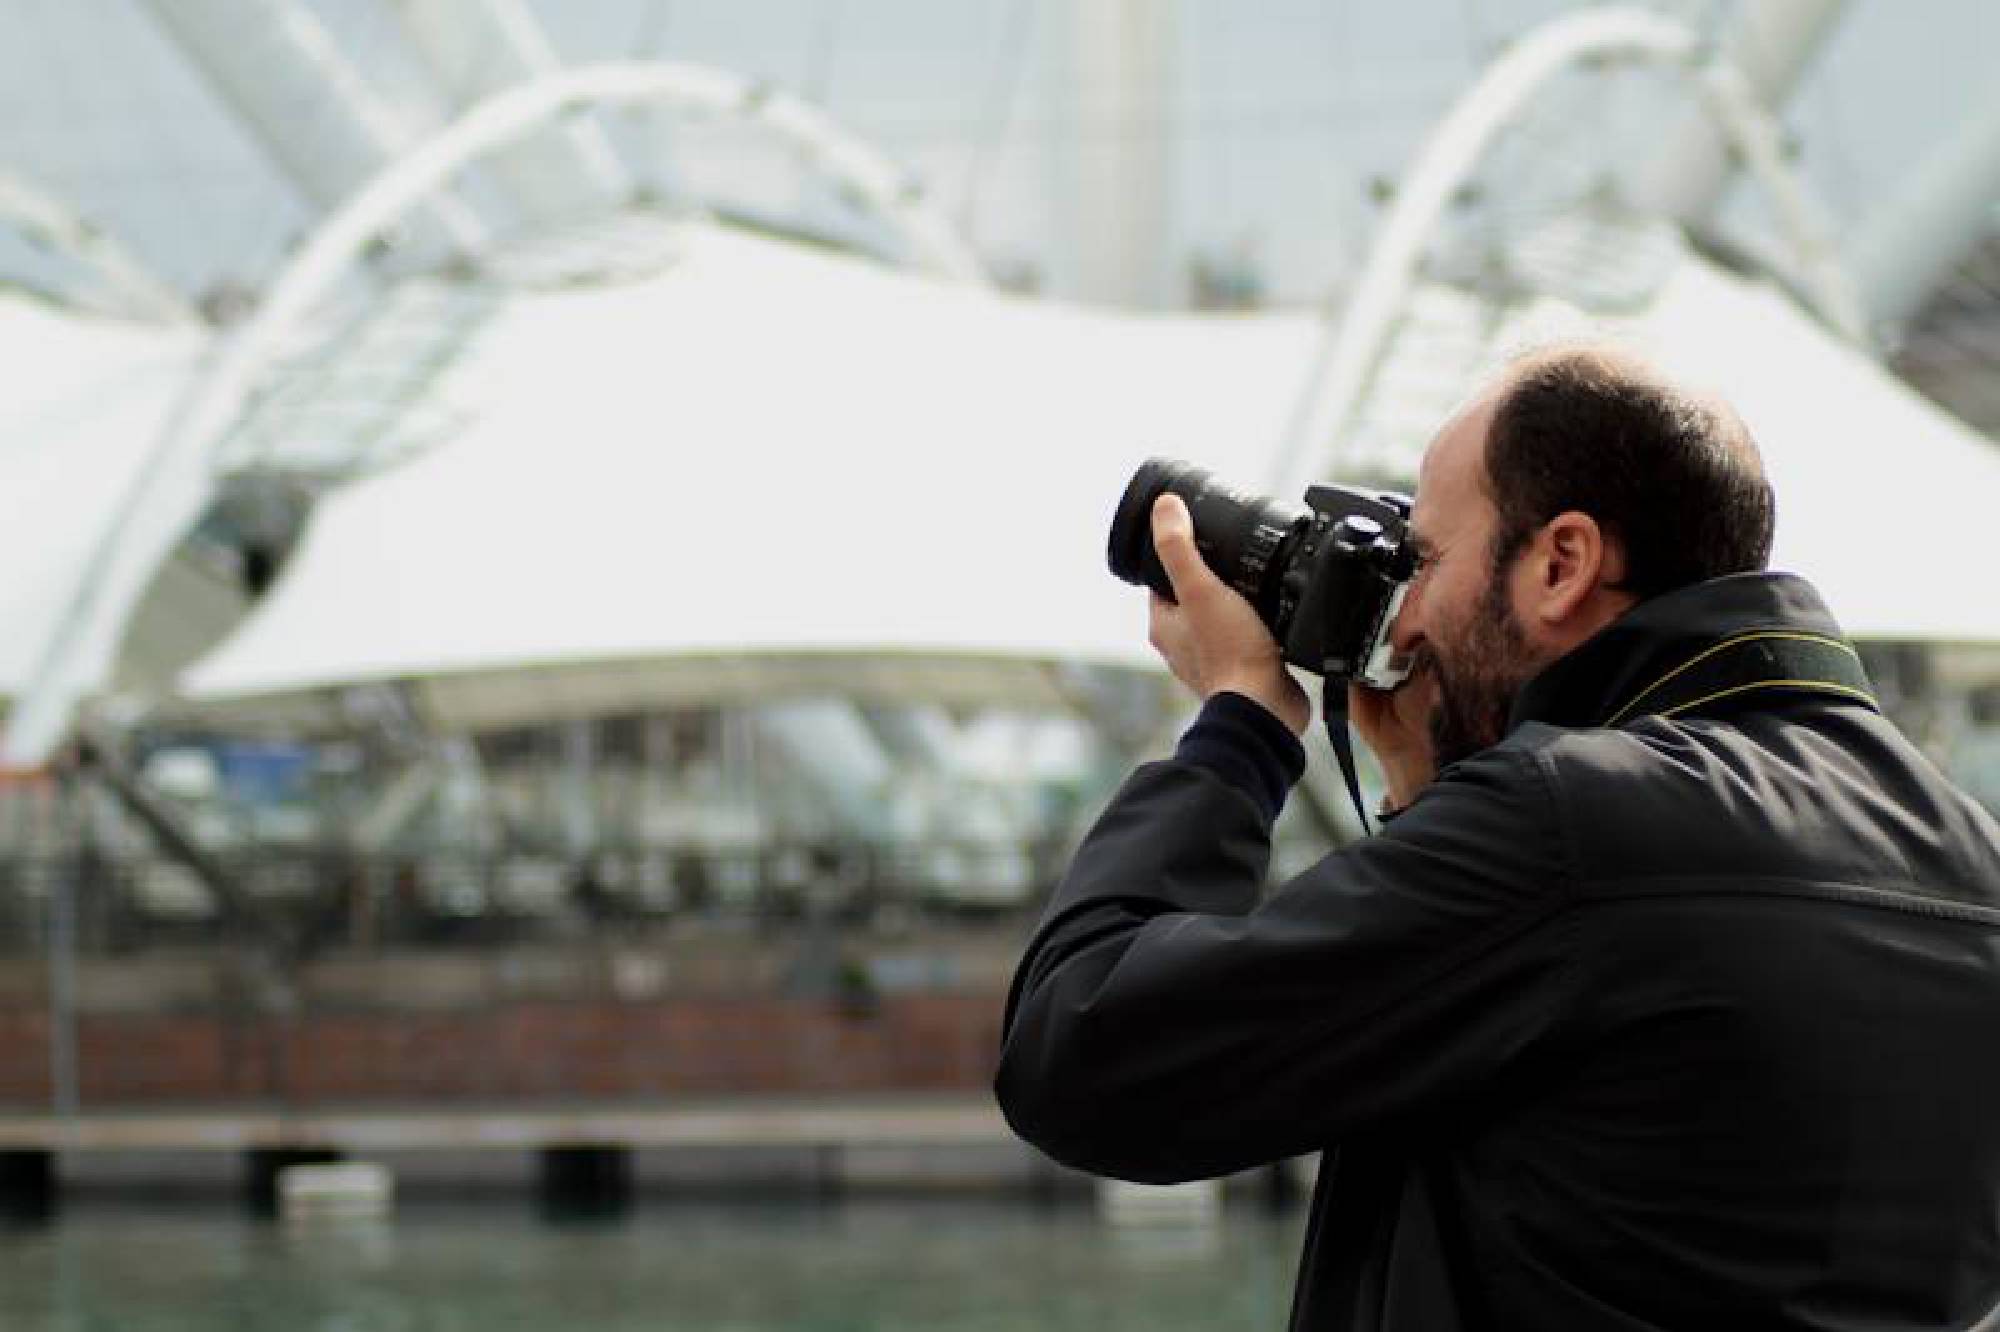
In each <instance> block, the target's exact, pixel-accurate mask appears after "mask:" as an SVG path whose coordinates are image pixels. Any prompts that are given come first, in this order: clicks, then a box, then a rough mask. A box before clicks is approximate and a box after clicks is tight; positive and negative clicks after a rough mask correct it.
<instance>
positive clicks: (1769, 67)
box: [1638, 0, 1847, 225]
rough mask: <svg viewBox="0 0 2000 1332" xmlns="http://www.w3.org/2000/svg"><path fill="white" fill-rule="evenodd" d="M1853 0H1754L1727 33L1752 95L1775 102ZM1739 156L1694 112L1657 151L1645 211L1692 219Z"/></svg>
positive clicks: (1786, 97) (1644, 188)
mask: <svg viewBox="0 0 2000 1332" xmlns="http://www.w3.org/2000/svg"><path fill="white" fill-rule="evenodd" d="M1846 10H1847V0H1750V3H1749V4H1747V5H1746V6H1745V7H1744V8H1743V11H1742V13H1741V14H1740V15H1739V16H1738V18H1737V20H1736V23H1735V25H1734V27H1733V28H1732V29H1731V30H1730V31H1729V32H1728V33H1726V34H1724V35H1723V37H1722V39H1721V43H1720V45H1721V48H1722V55H1723V58H1724V59H1726V60H1728V61H1729V63H1730V64H1732V65H1734V66H1735V67H1736V68H1737V69H1738V70H1740V71H1742V74H1743V81H1744V83H1745V84H1746V85H1747V86H1748V89H1749V91H1750V93H1751V95H1752V96H1753V97H1754V98H1755V99H1756V100H1757V102H1758V103H1760V104H1761V105H1762V106H1764V107H1766V108H1768V109H1770V110H1774V111H1775V110H1777V109H1779V108H1781V107H1783V106H1784V105H1785V103H1786V102H1788V101H1790V100H1791V95H1792V90H1793V88H1794V87H1796V86H1797V84H1798V82H1799V79H1800V78H1801V77H1802V76H1803V75H1804V74H1805V72H1806V70H1807V69H1809V68H1811V66H1812V62H1813V59H1814V58H1815V57H1816V56H1817V55H1818V54H1819V52H1820V51H1821V49H1822V48H1824V47H1825V45H1826V42H1827V39H1828V38H1829V37H1831V36H1832V35H1833V34H1834V32H1835V31H1837V30H1838V29H1839V27H1840V20H1841V19H1842V17H1843V16H1844V15H1845V13H1846ZM1738 166H1739V160H1738V158H1737V156H1736V154H1735V153H1734V152H1733V151H1732V150H1731V148H1730V143H1729V139H1728V136H1727V135H1725V134H1724V133H1723V132H1722V130H1721V129H1720V128H1719V127H1718V126H1717V125H1716V123H1715V121H1714V120H1713V119H1711V118H1709V117H1708V116H1704V115H1699V114H1690V115H1689V116H1688V118H1687V120H1686V122H1685V123H1684V124H1683V125H1682V126H1681V128H1680V130H1679V131H1678V132H1677V133H1676V134H1675V135H1674V137H1673V138H1672V139H1671V140H1670V141H1669V142H1668V143H1667V145H1666V147H1665V150H1664V151H1662V152H1659V153H1657V154H1653V155H1651V158H1650V164H1649V169H1648V170H1647V172H1646V174H1645V175H1644V176H1643V177H1642V178H1641V180H1640V182H1639V186H1638V202H1639V206H1640V208H1641V210H1642V211H1644V212H1648V213H1664V214H1666V215H1667V216H1668V217H1673V218H1678V219H1679V220H1680V221H1681V222H1683V223H1686V224H1689V225H1694V224H1698V223H1701V222H1703V221H1705V220H1706V219H1707V218H1708V216H1709V214H1710V213H1712V212H1714V211H1715V208H1716V205H1717V204H1719V203H1721V202H1722V196H1723V195H1724V194H1725V193H1726V192H1727V191H1728V189H1729V185H1730V182H1731V181H1733V180H1734V179H1735V178H1736V173H1737V168H1738Z"/></svg>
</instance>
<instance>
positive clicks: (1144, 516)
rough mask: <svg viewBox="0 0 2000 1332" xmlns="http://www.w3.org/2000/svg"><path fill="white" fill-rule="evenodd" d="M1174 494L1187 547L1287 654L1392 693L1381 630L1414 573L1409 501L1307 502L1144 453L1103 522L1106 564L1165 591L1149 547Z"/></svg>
mask: <svg viewBox="0 0 2000 1332" xmlns="http://www.w3.org/2000/svg"><path fill="white" fill-rule="evenodd" d="M1168 491H1171V492H1173V493H1174V494H1176V495H1179V496H1180V497H1181V499H1182V501H1183V502H1185V503H1186V504H1187V506H1188V512H1189V514H1190V515H1191V516H1192V517H1193V519H1194V532H1195V547H1196V549H1197V550H1199V551H1200V552H1201V557H1202V560H1203V561H1204V562H1205V563H1206V564H1207V565H1208V566H1209V567H1210V568H1211V569H1213V570H1214V571H1215V572H1216V574H1217V576H1218V577H1220V578H1221V579H1222V580H1223V581H1224V582H1226V583H1228V584H1229V585H1230V586H1231V587H1233V588H1235V589H1236V590H1237V591H1238V592H1239V593H1241V594H1242V595H1243V596H1244V598H1245V599H1247V600H1248V601H1249V602H1250V604H1251V605H1252V606H1253V607H1255V608H1256V610H1257V614H1258V618H1260V619H1262V620H1263V621H1264V624H1265V626H1266V627H1268V628H1269V629H1270V631H1271V634H1272V637H1274V638H1276V639H1277V640H1278V644H1279V647H1280V650H1281V651H1282V652H1283V654H1284V658H1285V660H1286V661H1287V662H1289V663H1290V664H1292V665H1294V666H1298V667H1300V668H1302V669H1304V670H1308V671H1312V672H1313V673H1315V674H1318V675H1323V676H1325V677H1326V678H1327V679H1329V680H1334V681H1354V682H1357V683H1360V684H1364V685H1369V686H1372V687H1373V688H1376V689H1393V688H1395V687H1396V686H1397V685H1399V684H1401V683H1402V682H1403V680H1404V679H1405V678H1406V677H1407V676H1408V675H1409V667H1408V663H1407V662H1404V661H1402V660H1400V659H1399V658H1398V656H1397V654H1396V652H1395V650H1394V648H1393V646H1392V645H1391V644H1390V642H1389V630H1390V627H1391V626H1392V625H1394V624H1395V622H1396V613H1397V611H1398V610H1399V609H1400V608H1401V607H1402V604H1403V595H1404V593H1405V591H1406V590H1407V589H1408V587H1409V582H1410V578H1411V577H1412V575H1413V574H1414V573H1415V572H1416V557H1415V553H1414V551H1413V550H1412V549H1411V545H1410V541H1409V516H1410V500H1409V498H1408V497H1407V496H1404V495H1399V494H1396V493H1394V492H1393V491H1383V490H1363V489H1359V488H1356V487H1352V486H1335V485H1324V486H1312V487H1309V488H1308V489H1307V491H1306V495H1305V507H1304V508H1303V509H1301V508H1298V507H1296V506H1292V505H1287V504H1284V503H1282V502H1280V501H1277V500H1271V499H1266V498H1264V497H1261V496H1255V495H1249V494H1246V493H1244V492H1241V491H1236V490H1232V489H1230V488H1228V487H1226V486H1223V485H1222V484H1220V483H1219V482H1217V481H1216V479H1215V478H1214V477H1213V476H1212V475H1210V474H1209V473H1207V472H1205V471H1202V470H1201V469H1199V468H1196V467H1192V466H1189V465H1188V464H1186V463H1180V462H1174V461H1171V460H1168V459H1162V458H1154V459H1149V460H1148V461H1147V462H1146V463H1144V464H1143V465H1141V466H1140V468H1139V470H1138V471H1137V472H1136V473H1135V474H1134V475H1133V477H1132V480H1131V482H1130V483H1129V484H1127V486H1126V487H1125V493H1124V495H1123V496H1122V497H1121V498H1120V500H1119V502H1118V511H1117V513H1116V514H1115V515H1114V517H1113V518H1112V523H1111V541H1110V547H1109V552H1108V554H1109V563H1110V565H1111V572H1112V573H1113V574H1115V575H1117V576H1118V577H1119V578H1122V579H1124V580H1125V581H1126V582H1128V583H1135V584H1143V585H1145V586H1147V587H1150V588H1152V589H1153V591H1155V592H1157V593H1159V594H1160V595H1161V596H1163V597H1166V598H1167V599H1168V600H1172V599H1173V586H1172V584H1171V583H1170V582H1169V580H1168V579H1167V575H1166V570H1165V569H1164V568H1162V567H1161V565H1160V560H1159V553H1158V552H1157V551H1156V550H1154V548H1153V533H1152V511H1153V502H1154V500H1156V499H1158V498H1159V496H1160V495H1162V494H1165V493H1167V492H1168Z"/></svg>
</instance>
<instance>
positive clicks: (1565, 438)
mask: <svg viewBox="0 0 2000 1332" xmlns="http://www.w3.org/2000/svg"><path fill="white" fill-rule="evenodd" d="M1772 526H1773V504H1772V499H1771V491H1770V487H1769V485H1768V484H1767V483H1766V482H1765V480H1764V471H1763V463H1762V460H1761V459H1760V458H1759V456H1758V453H1757V448H1756V445H1755V444H1754V443H1753V442H1752V441H1751V439H1750V435H1749V432H1748V431H1747V430H1745V429H1744V426H1743V423H1742V422H1741V421H1740V420H1739V419H1738V418H1737V417H1736V415H1735V414H1734V413H1733V412H1731V411H1730V410H1729V408H1728V407H1727V406H1726V405H1724V404H1723V403H1721V402H1719V401H1717V400H1714V399H1711V398H1706V397H1703V396H1701V395H1698V394H1694V393H1691V392H1689V391H1687V390H1685V389H1681V388H1678V387H1676V386H1674V385H1672V384H1670V383H1669V382H1667V381H1666V380H1665V379H1664V378H1662V377H1661V376H1660V374H1659V373H1658V372H1657V371H1656V370H1654V369H1653V368H1652V367H1651V366H1649V365H1647V364H1646V363H1645V362H1643V361H1640V360H1638V359H1637V358H1635V357H1632V356H1630V355H1628V354H1626V353H1624V352H1621V351H1618V350H1616V349H1612V348H1608V347H1602V346H1595V345H1588V344H1578V345H1568V346H1562V347H1556V348H1552V349H1549V350H1545V351H1541V352H1537V353H1534V354H1532V355H1530V356H1528V357H1526V358H1523V359H1522V360H1520V361H1518V362H1516V363H1515V364H1514V365H1512V366H1510V367H1509V368H1508V370H1507V371H1506V372H1505V373H1503V374H1502V375H1501V376H1500V378H1499V380H1498V381H1497V382H1496V383H1495V385H1494V386H1493V387H1491V388H1489V389H1488V390H1486V391H1485V392H1484V393H1482V394H1481V395H1480V396H1479V397H1477V398H1475V399H1474V400H1473V401H1472V402H1471V403H1470V404H1469V405H1468V406H1466V407H1465V408H1464V409H1463V410H1462V411H1460V412H1459V413H1458V414H1457V415H1456V416H1454V417H1453V418H1452V419H1451V420H1450V421H1448V422H1447V423H1446V424H1445V426H1444V428H1443V429H1442V430H1441V431H1440V432H1439V433H1438V435H1437V438H1436V439H1434V440H1433V441H1432V443H1431V446H1430V448H1429V450H1428V451H1427V452H1426V453H1425V455H1424V462H1423V467H1422V470H1421V471H1420V473H1419V475H1418V480H1417V495H1416V509H1415V511H1414V513H1413V514H1412V516H1411V529H1412V532H1413V535H1414V537H1415V540H1416V543H1417V549H1418V554H1419V556H1420V558H1421V560H1422V561H1423V563H1422V567H1421V569H1420V571H1419V573H1418V575H1417V578H1416V580H1415V582H1414V583H1413V584H1412V586H1411V589H1410V595H1409V597H1408V598H1407V599H1406V600H1405V602H1404V607H1403V612H1402V614H1401V615H1400V616H1399V617H1398V618H1397V622H1396V629H1395V638H1396V642H1397V646H1398V647H1399V648H1401V649H1402V650H1403V651H1406V652H1410V653H1412V654H1414V656H1415V657H1416V660H1417V664H1418V668H1419V671H1420V672H1422V671H1429V672H1430V673H1431V674H1432V675H1433V676H1434V677H1435V681H1436V685H1437V691H1438V702H1437V707H1436V710H1435V712H1434V713H1433V715H1432V719H1431V730H1432V741H1433V746H1434V748H1435V751H1436V758H1437V762H1438V764H1439V766H1443V765H1444V764H1446V763H1451V762H1455V761H1457V760H1459V759H1462V758H1464V757H1466V756H1467V755H1469V754H1472V753H1475V752H1477V751H1478V750H1480V749H1484V748H1486V747H1487V746H1488V745H1491V744H1493V743H1495V742H1496V741H1498V740H1499V739H1500V737H1501V734H1502V733H1503V731H1504V729H1505V725H1506V718H1507V713H1508V711H1509V709H1510V708H1511V706H1512V703H1513V699H1514V695H1515V694H1516V693H1517V692H1519V690H1520V688H1521V686H1522V685H1523V684H1525V683H1526V682H1527V681H1528V679H1529V678H1530V677H1532V676H1533V675H1534V674H1535V673H1536V672H1538V671H1539V670H1541V668H1542V667H1543V666H1546V665H1547V664H1548V663H1549V662H1551V661H1554V660H1555V659H1556V658H1558V657H1560V656H1562V655H1563V654H1564V653H1566V652H1568V651H1569V650H1570V649H1571V648H1573V647H1575V646H1576V645H1577V644H1579V643H1581V642H1583V641H1584V640H1585V639H1587V638H1589V637H1590V636H1591V635H1593V634H1595V633H1596V632H1597V631H1598V630H1599V629H1601V628H1603V627H1604V626H1605V625H1606V624H1609V623H1610V622H1611V621H1612V620H1614V619H1616V618H1617V617H1618V616H1620V615H1622V614H1624V612H1625V611H1626V610H1628V609H1629V608H1630V607H1631V606H1632V605H1633V604H1634V603H1636V602H1638V601H1642V600H1645V599H1647V598H1649V597H1654V596H1658V595H1660V594H1661V593H1664V592H1670V591H1673V590H1674V589H1676V588H1679V587H1685V586H1688V585H1689V584H1692V583H1697V582H1702V581H1704V580H1706V579H1710V578H1717V577H1721V576H1722V575H1724V574H1732V573H1746V572H1750V571H1753V570H1758V569H1762V568H1763V567H1764V566H1765V562H1766V560H1767V559H1768V558H1769V556H1770V549H1771V535H1772Z"/></svg>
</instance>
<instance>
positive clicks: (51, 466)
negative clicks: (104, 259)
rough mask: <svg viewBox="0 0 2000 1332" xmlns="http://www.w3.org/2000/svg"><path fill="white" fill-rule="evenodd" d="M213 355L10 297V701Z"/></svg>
mask: <svg viewBox="0 0 2000 1332" xmlns="http://www.w3.org/2000/svg"><path fill="white" fill-rule="evenodd" d="M205 344H206V337H205V336H204V335H203V334H202V333H201V332H200V331H199V330H196V329H187V328H184V329H163V328H162V327H160V326H157V325H144V324H128V323H124V322H121V321H118V320H113V319H106V318H98V317H90V316H79V315H77V314H74V313H70V312H67V311H64V310H60V309H57V308H55V307H52V306H49V305H46V304H44V303H42V302H40V301H37V300H34V299H32V298H30V297H26V296H18V295H16V296H4V297H0V366H4V367H5V370H4V382H5V390H4V408H0V570H4V571H5V572H4V576H0V624H4V625H5V626H6V631H5V632H4V633H0V698H7V699H11V698H14V697H16V696H18V695H19V693H20V692H21V690H22V689H23V688H24V687H26V684H27V682H28V680H29V679H30V678H31V676H32V674H33V672H34V670H35V668H36V666H37V664H38V662H39V656H40V653H41V651H42V650H43V649H44V648H45V646H46V645H47V644H48V643H49V641H50V640H51V638H52V637H53V635H54V634H55V631H56V626H57V622H58V620H59V619H60V618H61V616H62V615H63V613H64V610H65V606H64V602H63V598H64V596H65V594H66V593H67V591H68V589H69V588H70V586H71V585H72V584H73V582H74V577H75V574H74V571H75V570H76V569H78V568H79V567H81V565H82V564H83V563H84V562H85V561H87V560H88V559H89V558H90V557H91V553H92V551H93V549H94V548H95V543H96V541H97V540H98V538H99V537H100V536H101V534H102V533H103V531H104V527H105V525H106V524H107V523H109V522H110V521H111V519H112V516H113V515H114V514H115V513H116V512H117V509H118V506H119V504H120V502H121V500H122V499H123V497H124V494H125V490H126V487H127V486H129V485H130V484H131V482H132V480H133V478H134V477H135V476H136V475H137V473H138V470H139V467H140V465H141V464H142V463H143V462H144V460H145V457H146V454H147V452H148V450H149V449H151V447H152V445H153V442H154V441H155V440H156V439H157V438H158V437H159V434H160V430H161V427H162V425H163V423H164V421H165V419H166V416H167V413H168V412H169V411H170V410H171V409H172V407H173V404H174V401H175V398H176V395H177V394H178V393H179V392H180V391H181V389H182V388H183V387H184V386H185V384H186V383H187V382H188V380H189V378H190V376H191V374H192V373H193V370H194V368H195V366H196V364H197V363H198V360H199V357H200V354H201V352H202V350H203V348H204V346H205Z"/></svg>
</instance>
